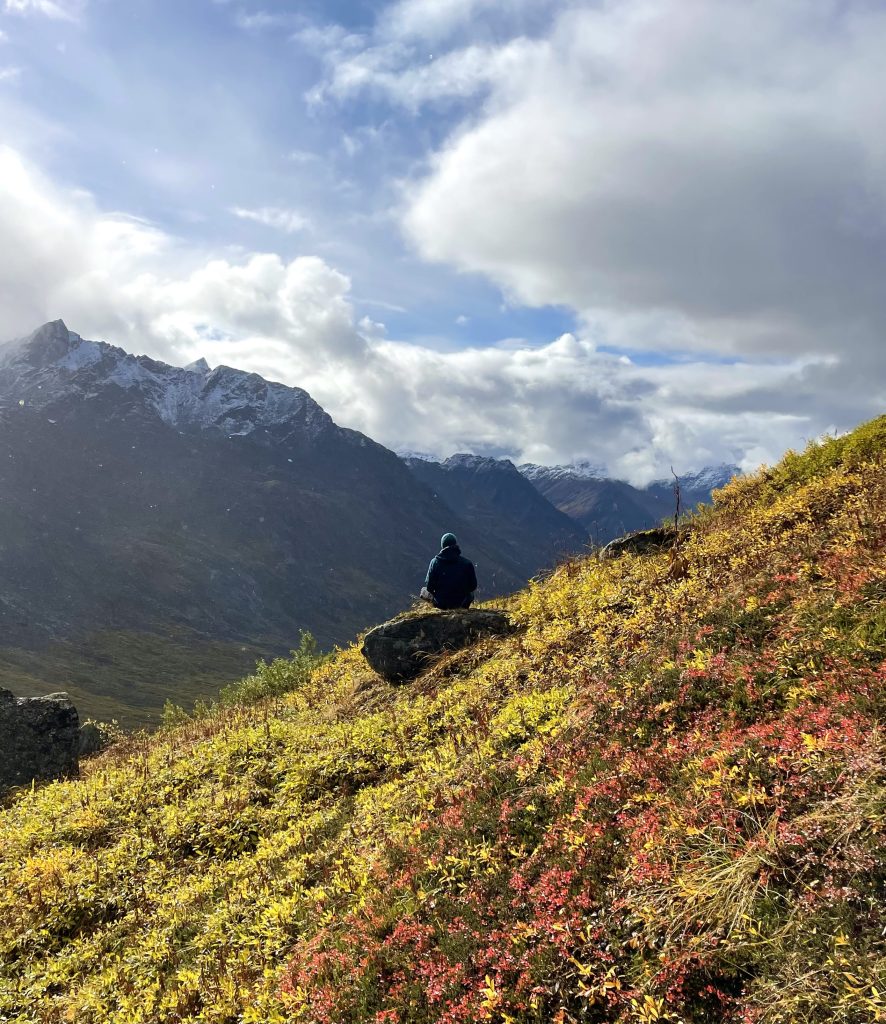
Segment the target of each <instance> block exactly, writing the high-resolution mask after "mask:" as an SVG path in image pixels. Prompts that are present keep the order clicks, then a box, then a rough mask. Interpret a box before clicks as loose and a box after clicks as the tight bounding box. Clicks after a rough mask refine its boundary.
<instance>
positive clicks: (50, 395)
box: [0, 320, 334, 439]
mask: <svg viewBox="0 0 886 1024" xmlns="http://www.w3.org/2000/svg"><path fill="white" fill-rule="evenodd" d="M111 388H113V389H115V391H114V394H115V395H116V396H117V397H118V398H119V401H120V406H121V414H122V413H125V411H126V410H127V409H131V408H141V409H142V410H143V411H148V412H149V413H153V414H155V415H157V416H159V418H160V419H161V420H163V422H165V423H167V424H168V425H169V426H171V427H175V428H176V429H178V430H186V429H198V430H214V431H218V432H220V433H224V434H226V435H228V436H234V435H241V436H242V435H246V434H251V433H253V432H255V431H257V430H261V431H264V432H273V433H274V435H275V436H276V437H278V439H279V438H280V437H281V436H286V435H287V434H289V433H293V432H295V431H297V432H299V433H303V434H304V433H307V434H316V433H318V432H320V431H322V430H324V429H330V428H334V424H333V422H332V419H331V418H330V416H329V415H328V414H327V413H326V412H325V411H324V410H323V409H322V408H321V407H320V406H319V405H318V404H317V403H316V402H315V401H314V400H313V399H312V398H311V396H310V395H309V394H308V393H307V392H306V391H303V390H302V389H301V388H296V387H289V386H287V385H285V384H279V383H275V382H272V381H267V380H265V379H264V378H263V377H260V376H259V375H258V374H255V373H248V372H246V371H243V370H237V369H235V368H233V367H230V366H217V367H215V368H214V369H211V368H210V366H209V364H208V363H207V362H206V360H205V359H202V358H201V359H198V360H196V361H195V362H193V363H190V364H189V365H188V366H185V367H178V366H171V365H169V364H168V363H163V362H160V361H159V360H156V359H151V358H150V357H148V356H134V355H130V354H129V353H128V352H125V351H124V350H123V349H121V348H117V347H116V346H114V345H109V344H107V342H103V341H99V342H96V341H87V340H85V339H84V338H81V337H80V335H79V334H76V333H74V332H73V331H69V330H68V328H67V326H66V325H65V323H64V322H63V321H62V320H55V321H53V322H51V323H48V324H44V325H43V326H42V327H40V328H38V329H37V330H36V331H34V333H33V334H31V335H30V336H28V337H27V338H23V339H18V340H17V341H13V342H11V343H9V344H7V345H5V346H3V347H2V348H0V391H2V393H4V394H6V395H9V396H11V397H12V398H13V399H14V400H15V401H16V402H17V404H18V405H28V406H31V407H32V408H46V407H49V406H53V405H55V404H57V403H59V402H64V401H66V400H75V401H90V400H93V399H95V398H96V397H97V396H98V395H100V394H106V393H108V389H111Z"/></svg>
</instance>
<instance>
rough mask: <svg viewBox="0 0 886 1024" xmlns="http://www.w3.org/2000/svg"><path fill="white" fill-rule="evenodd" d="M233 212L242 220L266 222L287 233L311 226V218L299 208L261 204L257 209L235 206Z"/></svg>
mask: <svg viewBox="0 0 886 1024" xmlns="http://www.w3.org/2000/svg"><path fill="white" fill-rule="evenodd" d="M231 213H233V214H234V216H235V217H239V218H240V219H241V220H252V221H255V222H256V223H257V224H264V225H265V227H269V228H276V229H277V230H278V231H285V232H286V233H287V234H295V233H296V232H298V231H304V230H306V229H307V228H309V227H310V226H311V221H310V219H309V218H308V217H305V215H304V214H302V213H299V212H298V210H289V209H286V208H285V207H280V206H261V207H258V208H257V209H248V208H244V207H242V206H235V207H233V208H232V210H231Z"/></svg>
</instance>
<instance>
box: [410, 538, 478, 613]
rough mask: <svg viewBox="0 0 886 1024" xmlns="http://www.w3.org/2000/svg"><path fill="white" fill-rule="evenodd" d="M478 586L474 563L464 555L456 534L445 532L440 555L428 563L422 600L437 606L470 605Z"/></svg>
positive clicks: (458, 606) (459, 606)
mask: <svg viewBox="0 0 886 1024" xmlns="http://www.w3.org/2000/svg"><path fill="white" fill-rule="evenodd" d="M476 589H477V573H476V572H475V570H474V563H473V562H472V561H470V560H469V559H467V558H465V557H464V555H462V553H461V548H459V546H458V541H457V540H456V539H455V534H454V533H444V534H443V536H442V538H441V539H440V554H439V555H434V557H433V558H432V559H431V564H430V565H429V566H428V574H427V576H426V577H425V585H424V586H423V587H422V591H421V596H422V600H424V601H430V602H431V604H433V605H434V607H435V608H470V606H471V602H472V601H473V600H474V591H475V590H476Z"/></svg>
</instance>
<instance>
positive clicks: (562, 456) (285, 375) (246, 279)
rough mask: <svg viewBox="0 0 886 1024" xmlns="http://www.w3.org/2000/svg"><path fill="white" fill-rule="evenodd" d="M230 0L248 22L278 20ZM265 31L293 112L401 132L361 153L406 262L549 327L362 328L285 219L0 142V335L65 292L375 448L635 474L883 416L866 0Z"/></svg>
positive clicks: (478, 15) (421, 6)
mask: <svg viewBox="0 0 886 1024" xmlns="http://www.w3.org/2000/svg"><path fill="white" fill-rule="evenodd" d="M17 6H18V7H20V8H21V9H22V10H24V8H25V7H27V6H30V7H33V8H34V9H35V10H36V9H37V8H40V7H41V6H42V7H44V8H46V7H47V6H48V7H54V6H55V5H53V4H49V5H46V4H42V5H41V4H39V3H32V4H25V3H24V0H17ZM7 7H9V4H8V3H7ZM45 13H51V12H50V11H49V10H48V9H47V10H45ZM262 15H264V16H265V18H264V20H263V19H262V17H261V16H262ZM237 16H238V17H239V18H240V21H241V23H242V21H243V18H244V17H249V18H251V19H252V20H251V21H250V25H249V29H248V31H249V32H251V33H254V32H256V31H261V28H262V25H263V24H270V23H272V22H274V18H275V16H276V15H275V12H274V11H273V10H268V11H263V10H261V9H259V8H256V9H254V10H253V9H252V8H249V9H246V7H244V9H243V10H239V9H238V12H237ZM242 30H243V31H246V29H245V28H244V29H242ZM277 31H279V28H278V29H277ZM292 45H293V46H294V47H297V48H299V49H300V50H301V51H303V52H309V53H311V54H312V55H313V57H314V59H315V60H316V62H317V67H318V70H319V77H318V78H317V80H316V81H315V82H314V83H313V85H311V87H310V88H309V89H307V90H306V91H305V96H304V102H305V103H306V104H307V105H308V107H309V108H310V109H311V110H312V111H314V114H313V115H312V116H316V117H322V116H333V114H335V112H340V111H342V110H348V109H351V108H357V107H361V105H363V106H366V105H368V106H370V107H372V108H375V107H378V108H379V109H381V110H383V111H385V112H386V114H385V116H386V117H387V118H388V120H387V121H385V120H384V119H382V121H383V126H384V127H385V131H387V132H389V133H390V132H391V131H393V130H394V129H393V128H390V125H391V124H394V125H396V124H397V123H398V121H397V119H398V118H405V119H406V122H407V126H406V127H405V128H404V127H402V126H401V130H402V131H406V132H409V133H410V135H411V137H418V138H422V139H425V140H426V141H425V143H424V144H423V148H422V149H421V152H420V153H419V154H418V155H416V154H412V155H411V157H410V159H409V160H404V161H403V163H402V166H399V165H398V166H397V168H396V173H394V171H392V172H391V178H392V182H393V184H394V186H395V191H396V195H397V200H396V202H395V203H394V205H393V209H392V211H389V213H391V212H392V214H393V220H394V225H395V228H396V230H399V232H400V233H401V237H402V238H404V239H405V240H406V241H407V243H408V245H409V246H410V247H411V250H412V252H413V253H414V257H413V258H414V259H416V260H417V261H419V262H420V264H421V265H423V266H425V265H427V264H440V265H441V266H447V267H455V268H457V269H458V270H460V271H462V272H464V274H465V275H468V276H466V278H465V280H466V281H468V280H471V279H473V277H474V276H476V275H480V276H481V277H483V278H485V279H486V280H488V281H490V282H492V283H494V284H495V285H496V286H497V287H498V288H499V289H500V290H501V293H502V296H503V301H504V302H505V304H506V306H510V307H515V306H526V307H548V306H555V307H562V308H565V309H566V310H570V311H572V313H573V314H574V318H575V325H576V326H575V329H574V330H573V331H572V332H569V333H566V334H563V335H562V336H560V337H552V338H551V339H550V341H549V342H548V343H547V344H542V345H538V344H529V343H527V342H525V341H521V340H520V339H519V338H518V339H506V340H502V341H501V342H500V343H498V344H493V345H489V344H476V343H475V344H471V330H472V327H471V325H472V322H473V318H472V317H471V315H470V314H471V312H472V311H471V310H470V309H469V308H468V309H465V311H464V314H460V317H459V323H460V324H461V326H458V327H457V328H456V327H453V337H454V340H453V343H452V344H451V345H449V346H431V345H429V344H427V343H426V342H423V341H421V340H416V339H410V338H409V337H408V336H406V337H392V336H390V335H391V332H389V331H387V330H386V329H385V326H384V325H383V324H380V323H377V322H374V321H372V320H369V319H367V318H366V317H361V316H360V314H359V313H358V312H356V310H355V306H356V303H355V300H354V299H353V296H352V286H351V276H350V275H349V274H348V273H345V272H344V271H342V270H341V269H340V268H339V267H337V266H336V265H335V260H333V259H330V258H329V257H328V256H327V255H324V254H323V253H324V249H323V245H322V238H318V233H319V232H320V228H319V227H318V226H317V225H316V224H315V223H314V217H313V214H312V212H311V211H308V212H307V213H306V214H303V213H301V211H300V210H295V209H292V208H290V207H288V206H286V207H284V206H277V205H271V204H267V205H246V204H244V205H242V206H237V207H227V208H225V209H224V210H222V211H220V213H219V216H220V217H221V216H224V217H226V218H227V219H228V220H238V219H239V220H245V221H251V222H256V223H258V224H260V225H262V226H263V227H264V228H266V229H268V230H269V231H270V232H271V237H273V231H275V230H276V231H278V232H279V233H280V235H281V236H283V235H290V236H296V237H297V241H298V245H299V246H300V247H301V248H300V250H299V253H300V254H299V255H296V256H294V257H293V256H292V255H291V251H290V252H289V253H287V251H286V250H285V249H282V248H281V249H280V250H279V251H271V252H256V251H253V249H252V248H251V247H248V246H243V245H242V244H238V245H231V246H229V247H223V248H220V247H219V246H218V244H217V243H212V244H211V243H209V242H204V241H202V240H201V239H200V238H195V237H190V238H187V239H184V238H182V237H181V236H180V235H179V234H177V233H176V232H174V231H173V230H171V229H169V228H164V227H163V226H161V225H158V224H156V223H149V222H147V221H144V220H140V219H136V218H133V217H129V216H126V215H125V214H117V213H112V212H109V211H108V210H107V209H105V208H104V207H103V204H102V201H101V198H100V197H98V196H93V195H89V194H86V193H84V192H81V191H77V190H72V189H70V188H65V187H62V186H60V185H59V184H57V183H56V182H54V181H53V180H52V179H51V178H50V177H48V176H47V175H45V174H44V173H42V172H41V171H40V170H39V169H38V167H37V166H36V164H35V163H34V162H33V161H32V160H30V159H29V158H28V157H26V156H23V155H22V154H21V153H20V152H18V151H16V149H14V148H10V147H8V148H6V149H4V150H2V151H0V181H2V191H0V244H2V245H3V248H4V250H5V251H7V252H14V253H16V259H15V260H14V261H12V264H11V265H10V266H9V267H8V268H7V269H5V270H4V272H3V274H2V275H0V300H2V301H0V334H2V335H3V336H8V335H10V334H14V333H22V332H24V331H25V330H28V329H30V328H32V327H33V326H35V325H36V324H37V323H38V322H40V321H42V320H45V319H48V318H50V317H56V316H64V317H65V319H66V320H67V321H68V323H69V324H70V326H71V327H72V328H73V329H75V330H77V331H79V332H80V333H82V334H84V336H97V337H103V338H106V339H107V340H110V341H113V342H115V343H118V344H121V345H123V346H124V347H126V348H129V349H130V350H133V351H146V352H148V353H149V354H153V355H156V356H158V357H160V358H163V359H166V360H168V361H172V362H187V361H190V360H191V359H193V358H196V357H197V356H200V355H204V356H206V358H207V359H208V360H209V361H210V362H211V363H218V362H225V363H229V364H233V365H237V366H240V367H243V368H245V369H252V370H256V371H257V372H259V373H262V374H263V375H265V376H268V377H272V378H276V379H279V380H283V381H285V382H287V383H292V384H298V385H299V386H301V387H304V388H306V389H307V390H309V391H310V392H311V393H312V394H313V395H314V397H315V398H316V399H317V400H318V401H320V402H321V404H323V405H324V406H325V407H326V408H327V409H328V410H329V411H330V413H332V415H333V416H334V417H335V418H336V419H337V421H338V422H340V423H342V424H344V425H347V426H353V427H355V428H357V429H361V430H364V431H366V432H367V433H369V434H370V435H371V436H373V437H375V438H377V439H378V440H380V441H382V442H383V443H386V444H388V445H390V446H392V447H410V448H415V449H419V450H427V451H431V452H435V453H436V454H439V455H447V454H449V453H451V452H452V451H456V450H472V451H476V452H478V453H482V454H495V455H509V456H512V457H514V458H515V459H518V460H520V461H530V462H566V461H570V460H572V459H576V458H582V457H589V458H591V459H593V460H594V461H595V462H604V463H606V464H607V467H608V469H609V471H610V472H611V473H613V474H616V475H621V476H625V477H627V478H629V479H631V480H633V481H635V482H644V481H646V480H648V479H650V478H651V477H653V476H659V475H661V473H662V471H663V470H666V469H667V467H668V466H669V465H670V464H671V463H674V464H676V465H679V466H680V468H682V469H691V468H697V467H699V466H701V465H703V464H706V463H711V462H720V461H730V462H731V461H735V462H739V463H741V464H742V465H743V466H744V467H746V468H750V467H752V466H754V465H756V464H758V463H759V462H761V461H770V460H774V459H775V458H777V457H778V456H779V455H780V453H781V451H782V450H783V449H784V448H785V447H786V446H788V445H796V444H798V443H802V441H803V440H804V439H808V438H811V437H813V436H816V435H817V434H819V433H820V432H821V431H824V430H827V429H834V428H837V429H845V428H848V427H850V426H852V425H853V424H854V423H856V422H858V421H859V420H860V419H862V418H865V417H867V416H871V415H875V414H876V413H879V412H882V410H883V407H884V405H886V289H884V288H883V286H882V274H883V267H884V265H886V184H884V182H886V173H884V172H886V136H884V135H883V133H882V131H881V128H880V122H881V111H882V109H883V106H884V104H886V72H884V70H883V64H882V59H881V58H882V53H883V52H886V12H884V11H883V10H882V8H879V7H878V6H877V5H873V4H870V3H866V2H862V0H854V2H848V3H845V2H841V3H838V2H836V0H815V2H813V3H809V2H808V0H803V2H799V0H778V2H775V3H773V2H766V3H763V2H756V0H750V2H748V3H745V4H739V5H736V4H730V3H727V2H725V0H621V2H619V3H603V4H590V3H578V4H576V3H568V4H567V3H555V2H542V0H536V2H530V0H521V2H519V3H515V4H512V5H507V11H506V12H504V11H503V10H502V5H496V4H491V3H488V2H485V0H434V2H433V3H431V2H430V0H400V2H399V3H395V4H393V5H389V6H388V7H385V8H383V9H381V10H380V12H379V13H378V16H377V18H376V20H375V22H374V24H373V25H372V26H369V27H363V28H361V29H359V30H358V29H355V28H353V27H348V26H344V25H329V24H310V23H306V22H304V21H303V20H302V21H301V22H299V24H297V25H296V26H294V28H293V37H292ZM324 112H326V113H325V115H324ZM432 122H433V123H432ZM362 127H363V128H365V129H366V130H370V129H373V130H374V128H373V125H372V124H370V123H369V122H368V121H367V122H366V124H365V125H363V126H362ZM381 134H383V133H381ZM320 161H322V156H320V157H318V159H317V160H316V161H314V160H312V161H311V163H318V164H319V166H321V167H322V163H321V162H320ZM305 163H306V164H307V162H305ZM377 212H378V211H374V210H367V214H369V215H372V214H375V213H377ZM232 214H233V215H234V217H233V218H232ZM309 217H310V220H309V219H308V218H309ZM306 227H310V229H311V233H310V235H309V236H308V237H305V234H304V230H303V229H304V228H306ZM417 265H418V263H417ZM406 272H407V273H408V268H407V270H406ZM354 291H358V292H361V293H362V291H363V286H362V284H361V281H360V280H359V277H358V278H356V279H355V280H354ZM383 305H384V304H383V303H379V306H383ZM453 323H455V318H454V317H453Z"/></svg>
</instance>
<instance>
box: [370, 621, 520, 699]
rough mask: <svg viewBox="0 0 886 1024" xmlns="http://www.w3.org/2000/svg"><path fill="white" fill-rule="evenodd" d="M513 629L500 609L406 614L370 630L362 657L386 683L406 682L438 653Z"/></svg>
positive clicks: (435, 658)
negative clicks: (498, 610)
mask: <svg viewBox="0 0 886 1024" xmlns="http://www.w3.org/2000/svg"><path fill="white" fill-rule="evenodd" d="M513 630H514V627H513V625H512V624H511V621H510V619H509V618H508V617H507V615H505V614H504V612H497V611H491V610H487V609H479V608H478V609H456V610H454V611H432V612H427V613H425V614H424V615H407V616H404V617H403V618H399V619H392V620H391V621H390V622H384V623H382V625H380V626H376V627H375V629H371V630H370V631H369V632H368V633H367V634H366V636H365V638H364V640H363V657H364V658H366V660H367V661H368V662H369V664H370V665H371V666H372V668H373V669H375V671H376V672H378V674H379V675H380V676H382V677H383V678H384V679H387V680H388V682H390V683H407V682H409V681H410V680H411V679H415V678H416V676H419V675H421V673H422V672H423V671H424V670H425V669H427V668H429V667H430V666H431V665H432V664H433V663H434V661H436V660H437V659H438V658H439V657H441V655H444V654H450V653H452V652H453V651H458V650H461V649H462V648H463V647H467V646H468V645H469V644H472V643H474V642H475V641H477V640H480V639H482V638H483V637H489V636H505V635H507V634H508V633H512V632H513Z"/></svg>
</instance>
